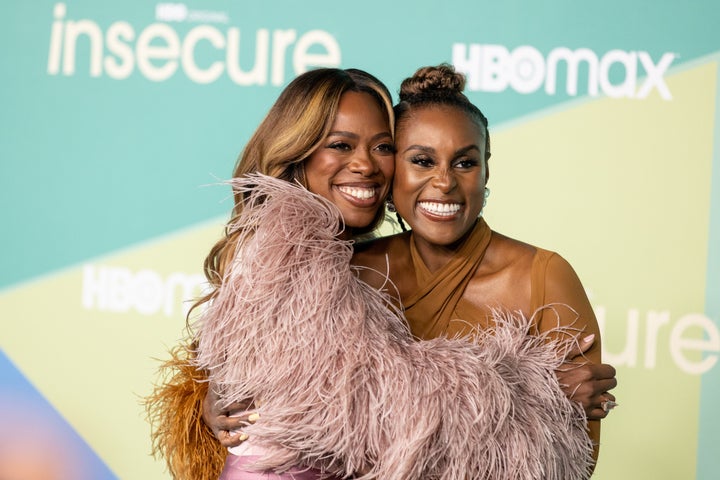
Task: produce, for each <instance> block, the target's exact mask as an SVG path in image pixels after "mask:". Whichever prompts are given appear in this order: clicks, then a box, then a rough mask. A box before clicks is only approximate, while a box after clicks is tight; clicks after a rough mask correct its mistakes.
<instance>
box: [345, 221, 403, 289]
mask: <svg viewBox="0 0 720 480" xmlns="http://www.w3.org/2000/svg"><path fill="white" fill-rule="evenodd" d="M409 242H410V235H409V233H407V232H405V233H398V234H395V235H391V236H388V237H379V238H375V239H372V240H368V241H364V242H359V243H357V244H356V245H355V249H354V253H353V258H352V264H353V265H354V266H356V267H361V268H360V269H359V270H358V272H359V275H360V278H361V279H362V280H364V281H366V282H367V283H369V284H370V285H373V286H375V287H379V286H381V285H384V284H385V282H386V281H387V276H389V277H390V278H392V279H393V280H395V279H397V278H398V276H400V275H401V274H402V272H404V271H405V270H407V268H408V265H411V260H410V250H409Z"/></svg>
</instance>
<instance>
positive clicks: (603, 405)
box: [600, 400, 619, 413]
mask: <svg viewBox="0 0 720 480" xmlns="http://www.w3.org/2000/svg"><path fill="white" fill-rule="evenodd" d="M618 405H619V404H618V403H616V402H614V401H613V400H605V401H604V402H602V403H601V404H600V408H602V409H603V412H605V413H607V412H609V411H610V410H612V409H613V408H615V407H617V406H618Z"/></svg>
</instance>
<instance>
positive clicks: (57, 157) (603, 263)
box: [0, 0, 720, 480]
mask: <svg viewBox="0 0 720 480" xmlns="http://www.w3.org/2000/svg"><path fill="white" fill-rule="evenodd" d="M0 18H2V19H4V21H5V24H4V27H3V28H2V29H0V52H2V63H1V66H0V69H1V70H0V71H1V72H2V80H0V82H1V83H0V85H2V88H1V89H0V105H2V108H0V205H2V206H1V207H0V208H1V209H2V210H1V211H2V232H3V234H2V236H1V240H0V242H2V243H1V245H2V248H0V306H1V307H2V316H1V317H0V425H3V428H0V478H6V477H7V478H21V474H20V473H19V472H24V473H22V475H25V477H22V478H37V479H41V478H42V479H50V478H53V479H54V478H58V479H61V478H62V479H66V478H67V479H69V478H72V479H85V478H87V479H101V478H102V479H104V478H108V479H110V478H122V479H139V478H143V479H144V478H169V474H168V473H167V472H166V470H165V467H164V464H163V462H162V461H161V460H158V459H154V458H153V457H152V456H151V454H150V451H151V445H150V440H149V426H148V424H147V422H146V421H145V418H144V410H143V407H142V405H141V399H142V397H143V396H144V395H147V394H148V392H149V391H150V389H151V388H152V383H153V382H155V381H157V375H156V369H157V366H158V364H159V361H158V359H162V358H166V356H167V354H166V352H167V350H168V348H170V347H171V346H172V345H175V344H176V343H177V342H178V341H179V339H180V338H181V337H182V335H183V334H184V331H183V329H184V326H185V320H184V315H185V313H186V311H187V305H188V300H191V299H192V298H194V297H196V296H197V295H198V294H199V293H200V292H201V291H202V285H203V278H202V275H201V265H202V259H203V258H204V255H205V254H206V252H207V251H208V250H209V248H210V246H211V245H212V244H213V242H214V241H215V239H216V238H217V237H218V235H219V234H220V232H221V230H222V224H223V222H224V221H225V220H226V217H227V213H228V212H229V210H230V208H231V199H230V198H229V192H228V190H227V189H226V188H225V187H224V186H222V185H220V183H221V182H222V180H224V179H226V178H228V176H229V175H230V174H231V170H232V166H233V164H234V161H235V159H236V157H237V155H238V154H239V153H240V151H241V150H242V148H243V145H244V143H245V142H246V141H247V139H248V138H249V136H250V135H251V134H252V132H253V130H254V128H255V127H256V125H257V124H258V123H259V121H260V120H261V119H262V118H263V116H264V115H265V113H266V111H267V110H268V108H269V107H270V105H271V104H272V102H273V101H274V100H275V98H276V97H277V96H278V94H279V93H280V91H281V90H282V88H283V87H284V86H285V85H286V84H287V83H288V82H289V81H290V80H291V79H292V78H294V77H295V76H296V75H297V74H298V73H301V72H302V71H305V70H307V69H310V68H313V67H316V66H340V67H344V68H349V67H356V68H362V69H365V70H368V71H369V72H371V73H373V74H375V75H376V76H378V77H379V78H381V79H382V80H383V81H384V82H385V83H386V84H387V85H388V86H389V87H390V89H391V91H392V92H393V94H394V95H395V94H396V92H397V90H398V88H399V85H400V82H401V80H402V79H403V78H405V77H407V76H409V75H411V74H412V73H413V72H414V71H415V70H416V69H417V68H419V67H421V66H425V65H433V64H438V63H441V62H449V63H453V64H455V65H456V67H457V68H458V69H460V70H462V71H464V72H466V73H467V75H468V90H467V94H468V96H469V97H470V99H471V100H472V101H474V102H475V103H476V104H477V105H478V106H479V107H480V108H481V109H482V110H483V112H484V113H485V114H486V116H487V117H488V118H489V119H490V132H491V135H492V136H493V158H492V160H491V164H490V170H491V177H490V188H491V189H492V195H491V197H490V199H489V203H488V207H487V210H486V212H487V213H486V216H487V218H488V221H489V222H490V224H491V225H492V226H493V227H494V228H495V229H497V230H499V231H502V232H503V233H506V234H508V235H510V236H513V237H517V238H520V239H522V240H525V241H527V242H530V243H533V244H536V245H539V246H542V247H544V248H548V249H551V250H555V251H558V252H560V253H561V254H562V255H563V256H565V257H566V258H567V259H568V260H570V262H571V263H572V264H573V266H574V267H575V268H576V270H577V272H578V274H579V275H580V278H581V279H582V281H583V283H584V285H585V287H586V289H587V290H588V294H589V296H590V298H591V301H592V302H593V306H594V307H595V310H596V313H597V315H598V318H599V320H600V323H601V326H602V329H603V351H604V356H605V360H606V361H608V362H611V363H613V364H614V365H615V366H616V367H617V371H618V380H619V386H618V388H617V389H616V391H615V394H616V396H617V398H618V401H619V403H620V406H619V407H618V408H617V409H616V410H614V411H613V412H612V414H611V415H610V416H609V417H608V418H607V419H606V420H605V421H604V423H603V434H602V445H601V453H600V459H599V463H598V467H597V470H596V473H595V475H594V477H593V478H598V479H637V478H653V479H667V480H676V479H693V478H696V479H707V480H710V479H715V478H718V476H719V475H720V433H718V432H720V414H719V413H718V409H717V405H718V404H720V367H719V366H718V365H717V360H718V355H720V150H719V147H720V144H719V143H718V141H719V139H720V119H719V118H718V114H719V113H718V112H720V95H718V86H719V85H720V78H719V76H718V72H719V70H720V33H719V32H720V30H719V29H718V27H717V24H718V20H720V5H718V4H717V2H713V1H710V0H695V1H693V2H690V3H688V2H679V1H669V0H660V1H654V2H651V1H618V0H609V1H607V2H602V3H597V2H595V3H591V2H582V1H581V2H578V1H565V0H548V1H545V2H531V1H521V0H508V1H504V2H500V1H496V2H488V1H485V0H473V1H470V0H467V1H461V0H447V1H445V2H442V3H438V2H431V1H428V0H415V1H412V2H409V1H408V2H402V1H401V2H382V1H377V0H367V1H365V2H361V3H347V2H336V1H334V2H331V1H325V0H319V1H311V2H292V1H278V0H266V1H262V2H260V1H254V2H243V1H228V0H206V1H202V2H199V1H196V2H177V3H170V2H145V1H140V0H127V1H126V2H106V1H88V0H67V1H65V2H57V1H46V0H35V1H32V2H20V1H17V0H8V1H5V2H3V3H2V4H0ZM32 475H34V476H32Z"/></svg>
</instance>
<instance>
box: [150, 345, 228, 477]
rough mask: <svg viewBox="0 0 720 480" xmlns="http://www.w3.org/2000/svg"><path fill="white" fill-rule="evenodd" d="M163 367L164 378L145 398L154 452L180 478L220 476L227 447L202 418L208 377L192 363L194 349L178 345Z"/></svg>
mask: <svg viewBox="0 0 720 480" xmlns="http://www.w3.org/2000/svg"><path fill="white" fill-rule="evenodd" d="M170 354H171V359H170V360H167V361H166V362H164V363H163V364H162V365H161V367H160V373H161V379H162V382H160V383H158V384H156V385H155V388H154V390H153V393H152V394H151V395H149V396H148V397H146V398H145V399H144V406H145V411H146V413H147V418H148V421H149V422H150V425H151V439H152V446H153V449H152V454H153V456H155V457H156V458H164V459H165V461H166V462H167V468H168V470H169V471H170V474H171V475H172V476H173V478H174V479H176V480H217V478H218V476H219V475H220V472H221V471H222V468H223V465H224V463H225V457H226V456H227V451H226V449H225V448H223V447H222V446H221V445H220V443H219V442H218V441H217V440H216V439H215V437H214V435H213V434H212V431H211V430H210V429H209V428H208V427H207V426H206V425H205V423H204V422H203V420H202V417H201V412H202V404H203V400H204V399H205V395H206V393H207V389H208V383H207V381H206V379H207V377H206V376H205V373H204V372H203V371H202V370H199V369H197V368H196V367H194V366H192V365H191V362H190V360H189V359H190V356H191V353H190V349H189V348H188V347H187V346H178V347H176V348H174V349H173V350H172V351H171V352H170Z"/></svg>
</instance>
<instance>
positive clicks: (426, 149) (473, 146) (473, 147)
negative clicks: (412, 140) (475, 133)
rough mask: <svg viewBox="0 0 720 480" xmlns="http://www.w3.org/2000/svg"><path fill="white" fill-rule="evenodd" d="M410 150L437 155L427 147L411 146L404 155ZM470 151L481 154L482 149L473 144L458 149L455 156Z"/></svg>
mask: <svg viewBox="0 0 720 480" xmlns="http://www.w3.org/2000/svg"><path fill="white" fill-rule="evenodd" d="M410 150H420V151H421V152H425V153H435V149H434V148H432V147H427V146H425V145H410V146H409V147H407V148H406V149H405V150H403V152H402V153H405V152H408V151H410ZM470 150H477V151H478V152H479V151H480V147H479V146H478V145H475V144H472V145H468V146H467V147H462V148H458V149H457V150H455V155H456V156H457V155H462V154H463V153H467V152H469V151H470Z"/></svg>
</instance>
